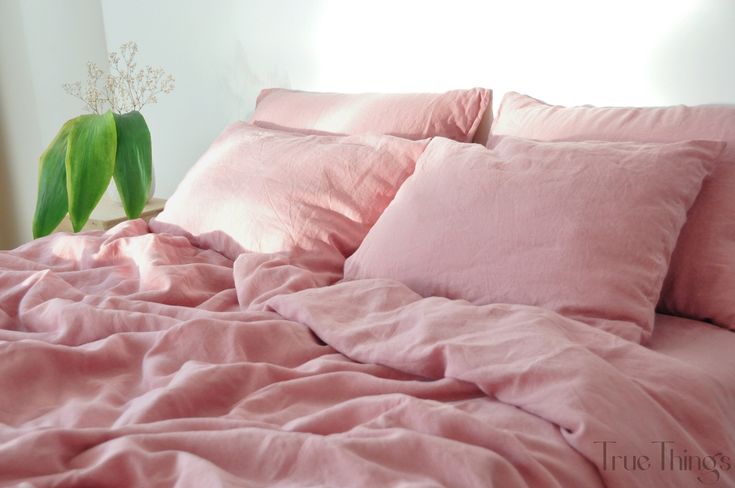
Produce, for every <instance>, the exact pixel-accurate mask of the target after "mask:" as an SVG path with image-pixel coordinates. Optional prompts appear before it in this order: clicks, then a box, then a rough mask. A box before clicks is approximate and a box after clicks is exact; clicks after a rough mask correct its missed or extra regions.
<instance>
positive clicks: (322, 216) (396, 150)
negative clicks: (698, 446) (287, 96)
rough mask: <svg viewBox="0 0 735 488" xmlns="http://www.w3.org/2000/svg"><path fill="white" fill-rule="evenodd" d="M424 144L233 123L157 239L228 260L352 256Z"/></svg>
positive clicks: (172, 204)
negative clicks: (295, 254) (180, 239)
mask: <svg viewBox="0 0 735 488" xmlns="http://www.w3.org/2000/svg"><path fill="white" fill-rule="evenodd" d="M426 143H427V141H409V140H406V139H400V138H397V137H391V136H383V135H362V136H321V135H302V134H292V133H288V132H282V131H277V130H268V129H263V128H259V127H254V126H252V125H250V124H246V123H244V122H238V123H234V124H232V125H230V126H229V127H228V128H227V129H226V130H225V131H224V132H223V133H222V134H221V135H220V136H219V137H218V138H217V140H216V141H215V142H214V143H213V144H212V146H211V147H210V148H209V149H208V150H207V152H206V153H205V154H204V155H203V156H202V157H201V158H200V159H199V161H197V163H196V164H195V165H194V166H193V167H192V168H191V169H190V170H189V172H188V173H187V175H186V177H185V178H184V180H183V181H182V182H181V183H180V184H179V186H178V188H177V189H176V192H175V193H174V194H173V196H172V197H171V198H170V199H169V200H168V202H166V207H165V209H164V210H163V212H162V213H161V214H159V215H158V216H157V217H156V218H155V219H153V220H152V221H151V222H150V228H151V229H152V230H153V231H154V232H167V233H172V234H176V235H184V236H186V237H187V238H189V239H190V240H191V241H192V242H193V243H194V244H195V245H197V246H199V247H203V248H210V249H214V250H216V251H218V252H220V253H222V254H224V255H226V256H228V257H230V258H231V259H235V258H236V257H237V256H238V255H239V254H240V253H242V252H245V251H254V252H265V253H275V252H281V251H291V250H300V251H316V252H320V251H321V252H326V253H329V252H331V249H332V248H336V249H337V250H338V251H339V252H340V253H342V254H343V255H344V256H348V255H349V254H351V253H352V252H353V251H354V250H355V249H356V248H357V246H358V245H359V244H360V242H361V241H362V239H363V237H364V236H365V234H366V233H367V231H368V230H369V229H370V227H371V226H372V225H373V223H374V222H375V221H376V219H377V218H378V216H379V215H380V214H381V212H382V211H383V209H385V207H386V205H388V203H389V202H390V201H391V199H392V198H393V196H394V195H395V193H396V191H397V190H398V187H399V186H400V185H401V184H402V183H403V181H404V180H405V179H406V178H407V177H408V176H409V175H410V174H411V173H412V172H413V170H414V166H415V162H416V159H417V158H418V157H419V155H420V154H421V152H422V151H423V150H424V148H425V146H426Z"/></svg>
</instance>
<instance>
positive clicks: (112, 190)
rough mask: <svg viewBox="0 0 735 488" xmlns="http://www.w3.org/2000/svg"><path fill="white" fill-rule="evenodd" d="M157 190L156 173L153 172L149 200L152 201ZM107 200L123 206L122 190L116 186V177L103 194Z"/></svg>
mask: <svg viewBox="0 0 735 488" xmlns="http://www.w3.org/2000/svg"><path fill="white" fill-rule="evenodd" d="M155 191H156V173H155V172H153V173H151V189H150V191H149V192H148V200H146V203H147V202H150V201H151V198H153V193H155ZM102 198H104V199H105V200H107V201H108V202H114V203H115V204H117V205H120V206H121V207H122V199H121V198H120V192H118V191H117V186H115V178H112V179H111V180H110V184H109V185H107V190H105V194H104V195H103V196H102Z"/></svg>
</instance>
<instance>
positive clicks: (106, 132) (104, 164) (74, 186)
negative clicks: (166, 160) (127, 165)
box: [66, 111, 117, 232]
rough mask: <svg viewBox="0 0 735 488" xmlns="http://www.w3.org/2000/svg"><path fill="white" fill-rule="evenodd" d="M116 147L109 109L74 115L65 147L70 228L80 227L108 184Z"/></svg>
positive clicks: (76, 228)
mask: <svg viewBox="0 0 735 488" xmlns="http://www.w3.org/2000/svg"><path fill="white" fill-rule="evenodd" d="M116 148H117V131H116V130H115V117H113V115H112V112H109V111H108V112H107V113H105V114H103V115H82V116H81V117H78V118H77V122H76V124H74V126H73V127H72V129H71V132H70V133H69V139H68V143H67V147H66V190H67V192H68V194H69V218H70V219H71V224H72V227H73V228H74V232H79V231H80V230H81V229H82V228H83V227H84V224H86V223H87V220H88V219H89V216H90V215H91V214H92V210H94V207H96V206H97V203H99V201H100V199H101V198H102V195H103V194H104V193H105V190H106V189H107V185H109V184H110V179H111V178H112V173H113V171H114V169H115V150H116Z"/></svg>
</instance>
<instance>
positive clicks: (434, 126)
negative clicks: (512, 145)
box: [251, 88, 492, 142]
mask: <svg viewBox="0 0 735 488" xmlns="http://www.w3.org/2000/svg"><path fill="white" fill-rule="evenodd" d="M491 101H492V91H491V90H487V89H484V88H472V89H470V90H454V91H449V92H446V93H359V94H345V93H317V92H304V91H295V90H285V89H281V88H269V89H265V90H263V91H261V92H260V95H259V96H258V100H257V103H256V105H255V113H254V114H253V117H252V119H251V121H252V122H253V123H254V124H255V125H261V124H270V125H271V126H273V125H275V126H280V127H281V128H287V129H296V130H310V131H313V130H316V131H328V132H336V133H341V134H362V133H370V132H373V133H378V134H390V135H394V136H398V137H404V138H406V139H426V138H429V137H434V136H442V137H448V138H450V139H455V140H458V141H465V142H469V141H471V140H472V138H473V137H474V135H475V132H476V131H477V128H478V127H479V125H480V122H481V120H482V118H483V115H484V114H485V112H486V111H487V109H488V107H490V104H491Z"/></svg>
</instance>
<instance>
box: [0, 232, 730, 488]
mask: <svg viewBox="0 0 735 488" xmlns="http://www.w3.org/2000/svg"><path fill="white" fill-rule="evenodd" d="M147 231H148V229H147V226H146V225H145V224H144V223H143V222H142V221H134V222H129V223H124V224H121V225H119V226H117V227H115V228H114V229H112V230H111V231H108V232H107V233H105V234H101V233H90V234H84V235H80V236H70V235H64V234H56V235H53V236H50V237H49V238H45V239H42V240H39V241H35V242H33V243H30V244H28V245H26V246H23V247H21V248H19V249H17V250H15V251H12V252H2V253H0V371H1V372H2V374H0V392H2V394H1V395H0V486H17V485H19V484H21V483H23V482H27V483H29V486H39V487H45V486H55V487H56V486H153V487H157V486H178V487H186V486H192V487H194V486H196V487H200V486H273V485H288V486H294V485H308V486H314V485H320V486H390V485H396V484H399V483H402V486H499V487H508V488H513V487H534V488H535V487H555V486H557V487H582V486H584V487H595V486H610V487H636V486H640V487H655V486H667V487H678V486H681V487H684V486H686V487H691V486H699V485H700V484H706V485H708V486H733V483H735V481H734V480H735V470H733V469H726V468H727V466H725V464H724V461H725V460H723V459H722V458H723V456H735V441H734V440H733V439H735V425H734V424H733V422H732V420H731V412H732V411H733V407H735V387H734V386H733V384H732V382H731V381H732V380H729V381H730V383H728V382H727V381H728V379H727V376H728V375H726V374H721V375H720V374H715V373H711V374H710V372H709V369H708V368H709V367H712V366H714V365H715V364H716V361H715V362H707V361H710V359H703V356H702V354H699V353H691V352H688V353H687V352H683V351H684V350H686V349H687V346H686V345H685V343H684V342H681V341H679V339H678V337H679V336H678V335H677V334H676V333H675V332H673V331H674V330H675V329H676V328H679V329H682V330H684V329H686V327H684V326H683V325H681V324H679V323H676V324H673V325H668V326H665V327H662V329H663V330H664V332H666V331H669V332H666V333H665V334H664V335H662V339H660V340H659V339H658V335H657V334H654V349H656V350H658V351H662V352H657V351H656V350H653V351H652V350H650V349H647V348H645V347H642V346H639V345H636V344H633V343H630V342H626V341H624V340H622V339H620V338H618V337H616V336H613V335H611V334H608V333H606V332H603V331H600V330H597V329H594V328H592V327H589V326H587V325H585V324H582V323H579V322H575V321H573V320H569V319H566V318H563V317H561V316H559V315H556V314H554V313H552V312H549V311H546V310H543V309H539V308H534V307H527V306H513V305H488V306H482V307H477V306H473V305H469V304H468V303H466V302H462V301H450V300H445V299H439V298H428V299H422V298H421V297H420V296H418V295H417V294H415V293H414V292H412V291H411V290H409V289H407V288H405V287H404V286H402V285H400V284H399V283H396V282H391V281H384V280H362V281H355V282H344V283H338V284H336V285H334V286H327V285H332V284H334V283H335V282H337V281H338V280H339V278H340V270H341V265H342V261H341V257H339V256H324V255H322V256H313V255H300V256H299V255H279V254H272V255H266V254H244V255H241V256H240V257H239V258H238V259H237V260H236V261H235V262H232V261H230V260H229V259H227V258H225V257H223V256H221V255H219V254H217V253H215V252H213V251H204V250H200V249H197V248H195V247H193V246H191V245H190V244H189V243H188V241H187V240H186V239H185V238H182V237H174V236H168V235H156V234H149V233H148V232H147ZM705 327H709V329H706V330H710V331H712V330H717V329H714V328H713V327H710V326H705ZM702 330H705V329H702ZM717 333H718V334H720V332H719V331H718V332H717ZM723 333H724V334H730V335H729V336H727V337H728V338H729V337H730V336H732V334H731V333H728V332H724V331H723ZM724 337H725V336H724V335H723V336H722V337H721V338H719V340H718V341H716V342H718V343H720V344H724V343H725V341H726V339H724ZM728 340H729V339H728ZM688 342H689V343H692V342H693V341H688ZM694 342H696V341H694ZM697 347H698V348H699V349H701V350H702V351H704V350H705V345H704V344H700V345H699V346H697ZM719 347H721V349H718V350H720V351H724V350H725V349H724V346H719ZM688 354H690V355H691V354H693V355H692V356H688ZM696 358H699V359H696ZM690 359H691V360H690ZM697 361H699V363H698V362H697ZM720 364H723V365H725V367H729V366H728V365H729V364H730V363H720ZM730 371H731V369H730ZM603 442H605V443H606V444H603ZM654 442H671V444H663V445H662V446H663V447H665V448H667V449H668V448H671V449H672V450H674V451H675V452H676V453H683V449H686V450H687V451H686V452H687V453H689V455H690V456H699V457H700V458H701V459H704V458H705V457H706V456H709V457H713V456H715V455H717V456H716V462H717V463H718V464H717V466H716V467H714V468H713V469H698V470H693V469H683V468H682V469H671V470H667V469H659V467H658V466H657V465H656V459H655V458H656V452H657V451H656V449H657V448H658V444H652V443H654ZM614 443H615V444H614ZM603 447H606V449H607V455H608V457H607V458H605V457H604V456H603ZM646 454H650V455H651V458H652V459H651V466H650V467H649V468H648V469H642V468H641V469H634V470H627V469H625V467H624V466H623V465H622V463H623V462H624V461H625V462H626V463H628V465H629V464H630V463H631V462H634V461H633V460H632V459H633V457H636V456H637V459H638V461H637V462H638V463H639V464H638V466H640V459H641V458H640V456H642V455H646ZM615 455H617V456H622V457H619V458H616V459H617V460H616V461H615V462H616V466H614V467H613V466H612V465H611V463H612V462H613V459H612V457H611V456H615ZM709 457H708V458H707V459H709ZM708 466H709V465H708ZM674 468H676V466H674ZM684 468H686V466H684ZM715 478H717V479H715Z"/></svg>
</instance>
